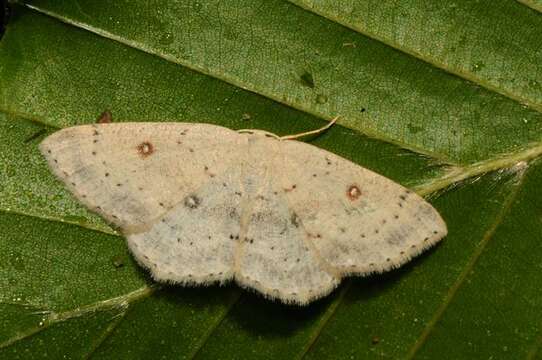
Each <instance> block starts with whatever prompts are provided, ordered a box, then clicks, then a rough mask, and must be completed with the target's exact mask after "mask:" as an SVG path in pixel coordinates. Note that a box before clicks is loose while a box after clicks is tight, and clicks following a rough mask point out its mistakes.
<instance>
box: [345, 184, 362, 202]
mask: <svg viewBox="0 0 542 360" xmlns="http://www.w3.org/2000/svg"><path fill="white" fill-rule="evenodd" d="M346 196H348V198H349V199H350V200H352V201H354V200H357V199H359V197H360V196H361V190H360V189H359V187H358V186H357V185H350V186H349V187H348V190H346Z"/></svg>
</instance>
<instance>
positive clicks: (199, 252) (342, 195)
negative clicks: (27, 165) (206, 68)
mask: <svg viewBox="0 0 542 360" xmlns="http://www.w3.org/2000/svg"><path fill="white" fill-rule="evenodd" d="M332 123H333V122H331V123H330V124H329V125H328V126H326V127H325V128H327V127H329V126H330V125H331V124H332ZM325 128H322V129H319V130H315V131H312V132H308V133H303V134H298V135H292V136H285V137H279V136H276V135H274V134H270V133H268V132H265V131H260V130H242V131H233V130H230V129H227V128H224V127H220V126H216V125H210V124H198V123H109V124H108V123H102V124H92V125H81V126H74V127H71V128H67V129H63V130H60V131H58V132H56V133H54V134H52V135H50V136H49V137H47V138H46V139H45V140H44V141H43V142H42V143H41V144H40V149H41V151H42V153H43V154H44V155H45V157H46V158H47V161H48V163H49V166H50V168H51V169H52V171H53V172H54V173H55V174H56V176H57V177H58V178H60V179H61V180H62V181H63V182H64V183H65V184H66V187H67V188H68V189H69V190H70V191H71V192H72V193H73V194H74V195H75V197H76V198H77V199H78V200H79V201H80V202H82V203H83V204H85V205H86V206H87V207H88V208H89V209H91V210H93V211H95V212H97V213H98V214H100V215H101V216H103V217H104V218H105V219H107V220H108V221H109V222H110V223H112V224H114V225H115V226H117V227H118V228H119V229H120V230H121V231H122V233H123V234H124V235H125V236H126V238H127V241H128V246H129V248H130V250H131V251H132V253H133V255H134V257H135V259H136V260H137V261H138V262H139V263H140V264H141V265H143V266H144V267H145V268H147V269H149V271H150V273H151V274H152V276H153V278H154V279H155V280H157V281H160V282H168V283H175V284H182V285H196V284H203V285H207V284H211V283H217V282H218V283H225V282H228V281H231V280H234V281H235V282H236V283H237V284H239V285H241V286H243V287H246V288H251V289H255V290H257V291H259V292H261V293H262V294H264V295H265V296H267V297H270V298H276V299H279V300H281V301H282V302H285V303H296V304H308V303H309V302H311V301H313V300H316V299H318V298H321V297H323V296H325V295H327V294H328V293H330V292H331V291H332V290H333V289H334V288H335V287H337V285H338V284H339V283H340V281H341V279H342V278H344V277H346V276H350V275H361V276H364V275H368V274H371V273H380V272H384V271H387V270H390V269H393V268H397V267H399V266H401V265H402V264H404V263H405V262H407V261H409V260H410V259H411V258H412V257H414V256H416V255H418V254H419V253H420V252H422V251H423V250H425V249H427V248H429V247H430V246H432V245H433V244H435V243H436V242H438V241H439V240H440V239H442V238H443V237H444V236H445V235H446V234H447V229H446V224H445V223H444V221H443V220H442V218H441V217H440V215H439V214H438V212H437V211H436V210H435V209H434V208H433V207H432V206H431V205H430V204H429V203H427V202H426V201H425V200H424V199H423V198H421V197H420V196H418V195H417V194H415V193H414V192H412V191H410V190H407V189H405V188H404V187H403V186H401V185H399V184H397V183H395V182H393V181H391V180H389V179H387V178H385V177H383V176H381V175H378V174H376V173H374V172H372V171H370V170H367V169H365V168H363V167H361V166H359V165H356V164H354V163H352V162H350V161H348V160H346V159H344V158H342V157H339V156H337V155H334V154H333V153H330V152H328V151H325V150H322V149H320V148H317V147H315V146H312V145H310V144H307V143H304V142H300V141H296V140H294V139H296V138H298V137H300V136H304V135H307V134H312V133H317V132H319V131H322V130H324V129H325Z"/></svg>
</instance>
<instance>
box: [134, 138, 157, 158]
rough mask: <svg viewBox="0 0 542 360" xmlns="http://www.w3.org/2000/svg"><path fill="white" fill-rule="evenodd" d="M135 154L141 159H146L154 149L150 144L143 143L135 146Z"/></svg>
mask: <svg viewBox="0 0 542 360" xmlns="http://www.w3.org/2000/svg"><path fill="white" fill-rule="evenodd" d="M137 152H138V153H139V155H141V157H143V158H146V157H147V156H149V155H150V154H152V153H153V152H154V147H153V146H152V144H151V143H150V142H148V141H144V142H142V143H141V144H139V145H138V146H137Z"/></svg>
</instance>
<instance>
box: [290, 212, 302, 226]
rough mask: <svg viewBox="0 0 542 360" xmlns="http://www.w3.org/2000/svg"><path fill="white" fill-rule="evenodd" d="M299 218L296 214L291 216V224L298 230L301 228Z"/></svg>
mask: <svg viewBox="0 0 542 360" xmlns="http://www.w3.org/2000/svg"><path fill="white" fill-rule="evenodd" d="M299 220H300V219H299V216H297V214H296V213H295V212H293V213H292V215H290V222H291V223H292V225H293V226H295V227H296V228H297V227H299V224H300V221H299Z"/></svg>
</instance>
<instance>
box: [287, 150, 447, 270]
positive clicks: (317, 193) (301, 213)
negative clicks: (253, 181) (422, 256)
mask: <svg viewBox="0 0 542 360" xmlns="http://www.w3.org/2000/svg"><path fill="white" fill-rule="evenodd" d="M280 144H281V149H282V154H283V160H282V163H283V165H282V166H283V167H282V169H281V171H280V174H281V175H282V176H277V181H280V182H281V185H282V187H283V191H284V194H285V195H286V198H287V199H288V203H289V206H290V207H291V209H292V211H293V214H294V215H292V216H294V217H295V218H296V219H297V220H296V221H297V222H298V223H299V225H300V227H302V228H303V229H304V232H305V235H306V236H307V238H309V239H310V241H311V243H312V244H313V246H314V248H315V250H316V251H317V255H318V256H319V257H320V258H322V259H324V260H325V261H326V262H327V263H328V264H330V265H331V266H332V267H333V268H335V269H336V271H338V272H339V273H341V274H368V273H372V272H382V271H387V270H389V269H391V268H395V267H399V266H400V265H402V264H403V263H405V262H406V261H408V260H410V259H411V258H412V257H413V256H416V255H417V254H419V253H420V252H422V251H423V250H424V249H426V248H428V247H430V246H431V245H433V244H435V243H436V242H438V241H439V240H440V239H442V238H443V237H444V236H446V234H447V229H446V224H445V223H444V221H443V220H442V218H441V216H440V215H439V213H438V212H437V211H436V210H435V209H434V208H433V207H432V206H431V205H430V204H429V203H428V202H426V201H425V200H424V199H423V198H421V197H420V196H418V195H417V194H415V193H413V192H412V191H410V190H407V189H405V188H404V187H403V186H401V185H399V184H397V183H395V182H393V181H392V180H390V179H388V178H386V177H384V176H381V175H378V174H376V173H374V172H372V171H370V170H368V169H365V168H363V167H361V166H359V165H357V164H354V163H352V162H350V161H348V160H346V159H344V158H342V157H339V156H337V155H335V154H332V153H329V152H327V151H325V150H322V149H319V148H317V147H315V146H312V145H309V144H305V143H302V142H298V141H282V142H281V143H280Z"/></svg>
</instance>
